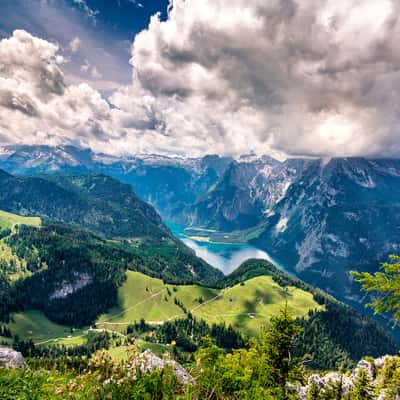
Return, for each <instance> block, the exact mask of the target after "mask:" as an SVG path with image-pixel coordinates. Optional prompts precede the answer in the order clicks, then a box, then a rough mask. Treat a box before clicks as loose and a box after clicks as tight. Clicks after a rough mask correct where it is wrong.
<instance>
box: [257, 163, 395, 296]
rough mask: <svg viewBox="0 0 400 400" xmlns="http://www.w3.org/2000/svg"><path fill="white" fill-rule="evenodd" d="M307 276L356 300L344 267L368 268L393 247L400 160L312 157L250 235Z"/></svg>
mask: <svg viewBox="0 0 400 400" xmlns="http://www.w3.org/2000/svg"><path fill="white" fill-rule="evenodd" d="M254 242H255V243H256V244H257V245H258V246H261V247H264V248H268V249H269V251H270V252H271V254H273V255H275V256H277V257H278V258H279V259H280V260H282V261H283V262H284V263H285V264H286V265H288V266H291V267H292V268H293V270H294V271H296V273H297V274H299V275H300V276H301V277H303V278H304V279H305V280H307V281H308V282H311V283H313V284H314V285H317V286H319V287H322V288H324V289H326V290H328V291H329V292H331V293H334V294H335V295H336V296H339V297H340V298H342V299H346V300H347V301H360V300H361V298H360V297H359V295H358V293H359V290H358V286H354V284H353V281H352V279H351V277H350V276H349V270H352V269H360V270H363V271H376V270H377V268H378V264H379V263H380V262H382V261H384V260H385V259H386V257H387V256H388V254H391V253H399V252H400V160H365V159H332V160H330V161H329V162H328V163H322V162H321V161H320V160H316V161H314V162H313V163H311V164H310V165H309V167H308V168H307V169H306V170H304V171H303V173H302V174H301V175H299V177H298V178H297V180H296V181H295V182H294V183H293V184H292V185H291V186H290V188H289V189H288V191H287V193H286V196H285V197H284V198H283V199H282V200H281V201H280V202H278V203H277V204H276V206H275V207H274V208H273V210H272V212H270V213H269V215H268V216H267V217H266V218H265V221H264V228H263V232H262V233H261V235H260V236H259V237H258V238H257V239H255V240H254Z"/></svg>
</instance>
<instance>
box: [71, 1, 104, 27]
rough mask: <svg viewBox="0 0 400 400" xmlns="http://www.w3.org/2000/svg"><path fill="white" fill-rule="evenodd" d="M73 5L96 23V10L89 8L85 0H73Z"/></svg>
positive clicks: (97, 12)
mask: <svg viewBox="0 0 400 400" xmlns="http://www.w3.org/2000/svg"><path fill="white" fill-rule="evenodd" d="M73 1H74V3H75V4H78V5H79V6H80V7H81V8H82V10H83V11H84V12H85V14H86V15H87V16H88V17H89V18H90V19H91V20H92V21H93V22H94V23H96V15H98V14H99V11H98V10H95V9H93V8H90V7H89V6H88V5H87V3H86V1H85V0H73Z"/></svg>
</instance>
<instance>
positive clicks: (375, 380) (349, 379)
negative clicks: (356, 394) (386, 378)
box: [293, 356, 400, 400]
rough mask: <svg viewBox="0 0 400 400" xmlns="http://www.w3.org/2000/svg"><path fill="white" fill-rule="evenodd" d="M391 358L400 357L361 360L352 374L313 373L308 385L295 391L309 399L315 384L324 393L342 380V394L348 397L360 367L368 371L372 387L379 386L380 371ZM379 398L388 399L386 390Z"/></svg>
mask: <svg viewBox="0 0 400 400" xmlns="http://www.w3.org/2000/svg"><path fill="white" fill-rule="evenodd" d="M391 359H398V357H391V356H384V357H381V358H378V359H375V360H373V361H367V360H361V361H360V362H359V363H358V364H357V367H356V368H354V370H353V371H351V373H350V374H344V373H341V372H329V373H327V374H325V375H318V374H313V375H310V377H309V378H308V381H307V385H305V386H301V387H297V388H293V391H294V392H297V394H298V395H299V397H300V399H301V400H308V393H309V390H310V388H311V386H312V385H313V384H314V385H315V387H316V389H317V391H318V393H320V394H323V393H324V392H325V391H326V390H329V389H330V388H331V385H332V384H337V383H340V382H341V386H342V391H343V393H342V395H343V397H344V398H347V397H346V396H348V395H349V394H350V392H351V391H352V389H353V387H354V385H355V383H356V380H357V377H358V376H359V372H360V369H363V370H364V371H365V372H366V373H367V376H368V378H369V380H370V382H371V385H372V387H374V388H378V387H379V383H381V382H380V381H381V378H380V377H379V372H380V371H381V370H382V369H383V368H384V367H385V365H386V363H388V362H390V360H391ZM389 365H390V364H389ZM399 384H400V383H399ZM377 398H378V399H382V400H386V399H387V397H386V394H385V391H384V390H381V393H379V395H378V397H377ZM396 399H397V398H396Z"/></svg>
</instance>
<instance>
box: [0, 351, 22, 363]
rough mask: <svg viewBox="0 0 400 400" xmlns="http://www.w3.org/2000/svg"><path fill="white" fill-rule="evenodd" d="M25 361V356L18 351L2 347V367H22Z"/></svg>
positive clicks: (0, 359)
mask: <svg viewBox="0 0 400 400" xmlns="http://www.w3.org/2000/svg"><path fill="white" fill-rule="evenodd" d="M23 363H24V358H23V357H22V354H21V353H19V352H18V351H15V350H12V349H7V348H0V368H20V367H22V365H23Z"/></svg>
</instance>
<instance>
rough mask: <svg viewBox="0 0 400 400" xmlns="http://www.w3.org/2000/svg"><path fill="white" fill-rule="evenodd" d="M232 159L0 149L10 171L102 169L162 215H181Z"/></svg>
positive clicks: (0, 165) (3, 164)
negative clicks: (126, 184)
mask: <svg viewBox="0 0 400 400" xmlns="http://www.w3.org/2000/svg"><path fill="white" fill-rule="evenodd" d="M231 162H232V159H231V158H230V157H219V156H215V155H208V156H205V157H202V158H188V159H184V158H179V157H166V156H157V155H134V156H132V157H113V156H108V155H104V154H95V153H93V152H91V151H90V150H88V149H78V148H75V147H73V146H57V147H50V146H9V147H5V148H3V150H2V151H0V168H3V169H4V170H6V171H8V172H10V173H14V174H23V175H29V174H38V173H39V174H40V173H45V174H59V173H62V172H66V173H72V174H76V173H79V174H80V173H83V174H85V173H88V172H90V171H91V172H96V173H104V174H106V175H109V176H112V177H114V178H117V179H119V180H120V181H122V182H125V183H128V184H130V185H132V187H133V189H134V191H135V193H137V194H138V195H139V196H140V197H141V198H142V199H143V200H145V201H147V202H149V203H151V204H153V205H154V206H155V207H156V208H157V210H158V211H159V212H160V213H161V214H162V216H163V217H164V218H166V219H172V220H175V221H177V220H179V222H182V220H181V214H182V208H183V207H185V206H187V205H190V204H193V203H194V202H195V201H196V199H197V198H198V196H201V195H203V194H204V193H205V192H207V190H208V189H209V188H210V187H211V186H212V185H213V184H215V182H216V181H217V180H218V179H219V177H220V176H221V175H222V174H223V173H224V171H225V170H226V168H227V167H228V166H229V164H230V163H231Z"/></svg>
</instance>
